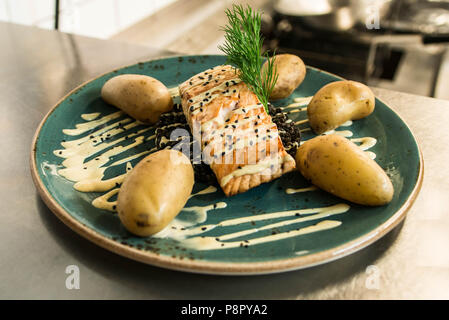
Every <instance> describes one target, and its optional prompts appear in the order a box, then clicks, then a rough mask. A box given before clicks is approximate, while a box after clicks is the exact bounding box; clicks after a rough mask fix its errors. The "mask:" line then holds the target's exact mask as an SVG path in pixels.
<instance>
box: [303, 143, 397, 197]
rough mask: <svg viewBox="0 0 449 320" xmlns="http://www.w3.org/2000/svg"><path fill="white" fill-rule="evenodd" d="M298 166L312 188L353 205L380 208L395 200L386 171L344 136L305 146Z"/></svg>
mask: <svg viewBox="0 0 449 320" xmlns="http://www.w3.org/2000/svg"><path fill="white" fill-rule="evenodd" d="M296 165H297V168H299V171H300V172H301V174H302V175H303V176H304V177H305V178H306V179H308V180H310V181H311V182H312V184H314V185H316V186H317V187H319V188H321V189H323V190H326V191H327V192H330V193H332V194H333V195H336V196H337V197H340V198H343V199H346V200H349V201H351V202H354V203H358V204H362V205H368V206H378V205H384V204H387V203H389V202H390V201H391V199H392V198H393V193H394V190H393V185H392V183H391V181H390V179H389V178H388V176H387V174H386V173H385V172H384V170H383V169H382V168H381V167H380V166H379V165H378V164H377V163H376V162H375V161H374V160H372V159H371V158H370V157H368V156H367V155H366V153H365V152H364V151H362V150H361V149H360V148H359V147H358V146H357V145H356V144H354V143H353V142H351V141H350V140H348V139H346V138H343V137H342V136H339V135H335V134H330V135H324V136H318V137H316V138H313V139H310V140H309V141H307V142H305V143H304V144H303V145H301V146H300V147H299V148H298V150H297V152H296Z"/></svg>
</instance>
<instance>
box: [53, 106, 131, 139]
mask: <svg viewBox="0 0 449 320" xmlns="http://www.w3.org/2000/svg"><path fill="white" fill-rule="evenodd" d="M122 115H123V112H122V111H117V112H114V113H111V114H109V115H107V116H104V117H102V118H100V119H98V120H94V121H89V122H85V123H78V124H76V125H75V128H76V129H64V130H62V132H63V133H65V134H66V135H69V136H77V135H80V134H82V133H85V132H87V131H89V130H91V129H92V128H95V127H97V126H99V125H102V124H105V123H107V122H108V121H111V120H114V119H117V118H119V117H121V116H122Z"/></svg>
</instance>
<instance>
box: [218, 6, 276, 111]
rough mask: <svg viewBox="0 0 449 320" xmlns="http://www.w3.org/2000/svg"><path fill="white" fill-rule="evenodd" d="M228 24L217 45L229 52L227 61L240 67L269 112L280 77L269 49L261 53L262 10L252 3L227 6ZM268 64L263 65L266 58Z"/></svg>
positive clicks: (240, 70)
mask: <svg viewBox="0 0 449 320" xmlns="http://www.w3.org/2000/svg"><path fill="white" fill-rule="evenodd" d="M225 13H226V16H227V17H228V25H226V26H225V27H224V28H222V30H223V31H224V32H225V35H224V37H225V42H224V44H223V45H219V46H218V48H219V49H220V50H221V51H223V53H225V54H226V55H227V63H228V64H231V65H233V66H234V67H236V68H237V69H238V71H237V70H236V72H238V75H239V78H240V79H241V80H242V81H243V82H245V83H246V85H248V86H249V87H250V89H251V90H252V91H253V92H254V93H255V94H256V95H257V97H258V98H259V100H260V102H261V103H262V104H263V105H264V107H265V111H266V112H267V113H268V99H269V97H270V94H271V92H272V91H273V89H274V85H275V84H276V81H277V79H278V74H277V71H276V67H275V65H274V60H275V58H274V57H273V58H271V59H270V58H269V55H268V52H266V53H265V54H264V55H263V56H262V52H261V51H262V44H263V38H262V37H261V36H260V26H261V21H262V19H261V17H262V15H261V13H259V12H256V11H253V9H252V8H251V7H250V6H247V7H246V8H244V7H243V6H241V5H235V4H234V5H232V8H231V9H226V11H225ZM265 59H267V60H268V63H267V67H266V68H263V69H261V67H262V64H263V62H264V60H265Z"/></svg>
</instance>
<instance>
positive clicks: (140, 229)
mask: <svg viewBox="0 0 449 320" xmlns="http://www.w3.org/2000/svg"><path fill="white" fill-rule="evenodd" d="M193 183H194V177H193V168H192V165H191V163H190V161H189V159H188V158H187V157H186V156H185V155H184V154H183V153H181V152H179V151H175V150H161V151H158V152H155V153H153V154H150V155H149V156H147V157H145V158H144V159H142V160H141V161H140V162H139V163H138V164H137V166H136V167H135V168H134V169H133V170H132V171H131V172H130V173H129V174H128V176H127V177H126V178H125V180H124V181H123V184H122V186H121V188H120V191H119V194H118V198H117V211H118V216H119V218H120V221H121V222H122V223H123V225H124V226H125V228H126V229H127V230H128V231H130V232H131V233H134V234H136V235H138V236H142V237H145V236H149V235H152V234H155V233H157V232H159V231H160V230H162V229H163V228H165V227H166V226H167V225H168V224H169V223H170V221H172V220H173V219H174V218H175V217H176V215H177V214H178V213H179V212H180V211H181V209H182V208H183V207H184V205H185V204H186V202H187V200H188V199H189V196H190V194H191V192H192V188H193Z"/></svg>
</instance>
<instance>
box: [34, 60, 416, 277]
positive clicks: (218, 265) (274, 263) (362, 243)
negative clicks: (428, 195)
mask: <svg viewBox="0 0 449 320" xmlns="http://www.w3.org/2000/svg"><path fill="white" fill-rule="evenodd" d="M206 56H207V57H217V56H223V55H174V56H159V57H156V58H153V59H150V60H145V61H143V62H136V63H133V64H129V65H125V66H122V67H119V68H115V69H113V70H110V71H108V72H105V73H102V74H100V75H98V76H96V77H94V78H92V79H90V80H87V81H85V82H83V83H81V84H80V85H78V86H77V87H75V88H74V89H72V90H70V92H68V93H67V94H66V95H64V96H63V97H62V98H61V99H59V100H58V102H56V104H54V105H53V106H52V107H51V108H50V110H49V111H48V112H47V114H46V115H45V116H44V118H43V119H42V121H41V122H40V123H39V125H38V127H37V129H36V131H35V133H34V136H33V139H32V143H31V153H30V171H31V177H32V180H33V182H34V184H35V186H36V188H37V191H38V193H39V195H40V197H41V199H42V200H43V201H44V203H45V204H46V205H47V207H48V208H49V209H50V211H52V212H53V214H55V215H56V216H57V217H58V218H59V219H60V220H61V221H62V222H63V223H64V224H65V225H66V226H68V227H69V228H70V229H72V230H73V231H75V232H76V233H77V234H79V235H80V236H82V237H83V238H85V239H87V240H89V241H91V242H93V243H95V244H96V245H98V246H100V247H102V248H103V249H106V250H108V251H111V252H113V253H116V254H119V255H121V256H123V257H126V258H129V259H132V260H135V261H139V262H142V263H146V264H149V265H153V266H156V267H161V268H165V269H170V270H176V271H184V272H191V273H201V274H211V275H262V274H273V273H279V272H286V271H293V270H300V269H304V268H310V267H313V266H317V265H321V264H325V263H328V262H331V261H334V260H337V259H340V258H343V257H345V256H347V255H350V254H352V253H355V252H357V251H359V250H361V249H363V248H365V247H367V246H369V245H371V244H372V243H374V242H375V241H377V240H379V239H380V238H382V237H383V236H385V235H386V234H387V233H388V232H389V231H391V230H392V229H394V228H395V227H396V226H397V225H398V224H399V223H400V222H401V221H402V220H403V219H404V218H405V216H406V214H407V212H408V210H409V209H410V208H411V206H412V204H413V203H414V202H415V200H416V198H417V196H418V194H419V192H420V190H421V187H422V183H423V177H424V160H423V155H422V151H421V148H420V146H419V143H418V140H417V139H416V137H415V135H414V134H413V131H412V130H411V129H410V127H409V125H408V124H407V122H405V121H404V119H403V118H402V117H401V116H400V115H399V114H398V113H397V112H396V111H395V110H393V109H392V108H391V107H390V106H389V105H388V104H386V103H385V102H383V101H382V100H381V99H379V98H377V97H376V99H377V100H379V101H380V102H382V103H383V104H384V105H385V106H386V107H387V108H388V109H389V110H390V111H392V112H393V113H394V114H395V115H396V116H397V117H398V118H399V119H400V120H401V121H402V122H403V123H404V125H405V126H406V127H407V129H408V130H409V132H410V133H411V135H412V137H413V139H414V140H415V143H416V146H417V149H418V155H419V172H418V177H417V179H416V183H415V186H414V188H413V190H412V191H411V193H410V195H409V196H408V198H407V199H406V201H405V202H404V204H403V205H402V206H401V207H400V208H399V209H398V210H397V211H396V212H395V213H394V214H393V215H392V216H391V217H390V218H389V219H388V220H386V221H385V222H383V223H382V224H381V225H379V226H377V227H376V228H375V229H373V230H371V231H370V232H369V233H366V234H364V235H362V236H360V237H358V238H356V239H354V240H352V241H349V242H347V243H344V244H342V245H340V246H338V247H334V248H331V249H327V250H324V251H320V252H316V253H312V254H308V255H303V256H299V257H293V258H285V259H278V260H271V261H261V262H213V261H204V260H187V259H183V260H181V259H179V258H177V257H171V256H168V255H167V256H164V255H161V254H158V253H155V252H151V251H144V250H139V249H136V248H133V247H130V246H128V245H125V244H121V243H119V242H117V241H114V240H112V239H110V238H108V237H106V236H104V235H101V234H100V233H99V232H97V231H95V230H93V229H91V228H89V227H87V226H86V225H85V224H83V223H82V222H80V221H78V220H76V219H75V218H73V217H72V216H71V215H70V214H69V213H68V212H67V211H66V210H65V209H64V208H63V207H62V206H61V205H60V204H59V203H58V202H57V201H56V200H55V199H54V197H53V196H52V195H51V193H50V192H49V191H48V189H47V188H46V187H45V185H44V183H43V181H42V179H41V177H40V175H39V172H38V169H37V163H36V148H37V142H38V140H39V136H40V132H41V130H42V127H43V126H44V124H45V123H46V121H47V119H48V118H49V116H50V115H51V114H52V113H53V112H54V111H55V110H56V109H57V108H58V107H59V105H60V104H61V103H62V102H63V101H64V100H66V99H67V98H68V97H69V96H70V95H72V94H74V93H75V92H77V91H78V90H81V89H82V88H83V87H84V86H86V85H87V84H89V83H90V82H93V81H95V80H97V79H98V78H101V77H103V76H105V75H107V74H110V73H113V72H114V71H118V70H121V69H124V68H127V67H132V66H135V65H137V64H139V63H148V62H151V61H157V60H161V59H171V58H173V59H176V58H180V57H182V58H189V57H206ZM307 68H310V69H314V70H316V71H319V72H322V73H326V74H329V75H332V76H333V77H336V78H339V79H342V80H344V78H342V77H340V76H338V75H335V74H333V73H330V72H327V71H325V70H321V69H319V68H315V67H311V66H307Z"/></svg>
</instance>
